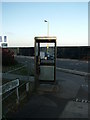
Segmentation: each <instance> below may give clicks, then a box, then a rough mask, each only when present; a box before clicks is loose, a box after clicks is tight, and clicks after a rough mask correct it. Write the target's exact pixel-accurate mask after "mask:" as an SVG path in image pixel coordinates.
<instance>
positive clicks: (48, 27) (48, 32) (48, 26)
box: [44, 20, 49, 36]
mask: <svg viewBox="0 0 90 120" xmlns="http://www.w3.org/2000/svg"><path fill="white" fill-rule="evenodd" d="M44 22H47V36H49V21H47V20H44Z"/></svg>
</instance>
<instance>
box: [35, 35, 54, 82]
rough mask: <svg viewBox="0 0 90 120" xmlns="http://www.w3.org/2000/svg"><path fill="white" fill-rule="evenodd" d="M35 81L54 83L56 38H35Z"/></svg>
mask: <svg viewBox="0 0 90 120" xmlns="http://www.w3.org/2000/svg"><path fill="white" fill-rule="evenodd" d="M34 39H35V81H38V82H39V83H40V82H44V83H48V82H52V83H53V82H55V81H56V37H35V38H34Z"/></svg>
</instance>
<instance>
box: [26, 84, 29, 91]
mask: <svg viewBox="0 0 90 120" xmlns="http://www.w3.org/2000/svg"><path fill="white" fill-rule="evenodd" d="M26 92H29V82H28V83H26Z"/></svg>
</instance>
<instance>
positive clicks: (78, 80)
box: [8, 71, 89, 119]
mask: <svg viewBox="0 0 90 120" xmlns="http://www.w3.org/2000/svg"><path fill="white" fill-rule="evenodd" d="M56 79H57V82H56V84H55V85H50V84H49V85H48V84H47V85H46V84H40V87H39V89H38V91H37V93H34V94H32V96H30V98H29V101H28V102H27V103H26V104H25V105H24V106H23V107H22V109H21V108H20V109H18V111H17V112H16V113H12V114H10V115H9V116H8V118H24V119H25V118H57V119H58V118H83V117H84V118H88V104H89V103H85V102H76V101H74V99H76V98H77V96H78V95H79V96H80V94H81V92H80V88H81V86H82V84H86V83H85V80H84V77H83V76H78V75H74V74H68V73H64V72H60V71H57V78H56ZM86 92H87V91H86ZM82 96H83V97H84V98H85V99H87V98H86V96H84V94H82Z"/></svg>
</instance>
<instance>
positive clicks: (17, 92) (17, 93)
mask: <svg viewBox="0 0 90 120" xmlns="http://www.w3.org/2000/svg"><path fill="white" fill-rule="evenodd" d="M16 95H17V104H19V91H18V87H17V88H16Z"/></svg>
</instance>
